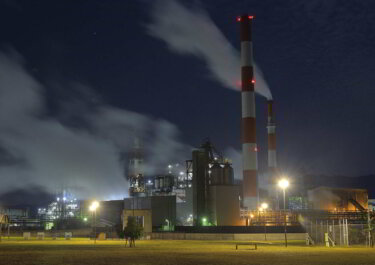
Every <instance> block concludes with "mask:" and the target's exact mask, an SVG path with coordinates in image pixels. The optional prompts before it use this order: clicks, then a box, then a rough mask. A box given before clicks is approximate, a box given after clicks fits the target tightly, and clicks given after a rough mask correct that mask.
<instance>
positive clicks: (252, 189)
mask: <svg viewBox="0 0 375 265" xmlns="http://www.w3.org/2000/svg"><path fill="white" fill-rule="evenodd" d="M253 18H254V17H253V16H250V15H242V16H240V17H238V18H237V21H239V22H240V34H241V101H242V155H243V197H244V198H243V206H244V207H246V208H248V209H256V208H257V205H258V183H257V170H258V161H257V151H258V148H257V144H256V115H255V78H254V67H253V45H252V32H251V26H252V21H253Z"/></svg>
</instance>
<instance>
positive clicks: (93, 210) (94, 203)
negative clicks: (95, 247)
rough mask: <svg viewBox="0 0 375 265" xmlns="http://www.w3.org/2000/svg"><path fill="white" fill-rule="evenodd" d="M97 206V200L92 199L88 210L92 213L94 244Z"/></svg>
mask: <svg viewBox="0 0 375 265" xmlns="http://www.w3.org/2000/svg"><path fill="white" fill-rule="evenodd" d="M98 207H99V203H98V202H97V201H93V202H92V203H91V205H90V208H89V210H90V211H91V212H93V214H94V244H96V209H97V208H98Z"/></svg>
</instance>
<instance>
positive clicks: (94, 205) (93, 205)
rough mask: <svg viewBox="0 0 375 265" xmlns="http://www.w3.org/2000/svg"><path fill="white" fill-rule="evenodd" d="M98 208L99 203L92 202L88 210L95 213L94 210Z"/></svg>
mask: <svg viewBox="0 0 375 265" xmlns="http://www.w3.org/2000/svg"><path fill="white" fill-rule="evenodd" d="M98 207H99V203H98V202H97V201H93V202H92V203H91V205H90V208H89V210H90V211H92V212H93V211H96V209H97V208H98Z"/></svg>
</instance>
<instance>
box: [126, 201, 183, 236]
mask: <svg viewBox="0 0 375 265" xmlns="http://www.w3.org/2000/svg"><path fill="white" fill-rule="evenodd" d="M129 217H136V219H137V222H138V223H139V224H141V225H142V227H143V229H144V232H145V233H151V232H152V230H153V228H154V229H160V228H162V229H163V228H166V229H165V230H172V228H173V227H174V226H175V224H176V196H148V197H133V198H125V199H124V208H123V213H122V220H123V227H126V224H127V223H128V218H129Z"/></svg>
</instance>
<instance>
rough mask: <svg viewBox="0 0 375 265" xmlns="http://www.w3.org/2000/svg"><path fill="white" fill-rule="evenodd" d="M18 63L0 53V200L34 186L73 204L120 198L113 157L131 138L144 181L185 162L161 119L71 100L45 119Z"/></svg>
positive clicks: (124, 187) (118, 167)
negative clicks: (63, 194)
mask: <svg viewBox="0 0 375 265" xmlns="http://www.w3.org/2000/svg"><path fill="white" fill-rule="evenodd" d="M15 57H18V58H15ZM19 57H20V56H19V55H16V56H14V55H13V56H11V55H9V54H5V53H3V52H0V176H1V178H0V179H1V184H0V194H3V193H6V192H9V191H11V190H14V189H31V188H32V187H42V188H44V189H45V190H47V191H48V192H50V193H54V192H56V191H57V190H59V189H61V188H68V189H69V190H70V191H72V192H73V193H74V194H75V195H77V197H78V198H92V197H94V196H95V198H98V199H116V198H117V199H120V198H123V197H124V196H126V195H127V192H128V183H127V181H126V180H125V178H124V166H125V165H126V164H127V162H126V161H124V159H121V158H122V157H123V155H124V154H125V153H127V152H128V151H129V150H130V148H131V147H132V144H133V141H134V135H135V134H137V135H138V136H139V137H140V138H141V139H143V145H144V152H145V154H146V156H149V157H150V160H147V161H148V162H149V163H147V164H146V165H147V166H146V169H145V170H146V173H147V174H151V173H155V172H156V171H158V170H162V169H163V168H164V167H165V165H167V164H168V163H169V162H171V161H172V162H173V161H176V159H177V160H178V159H179V158H182V157H183V158H185V156H182V153H183V152H184V150H186V151H189V149H188V148H187V147H186V146H184V145H183V144H181V143H180V142H178V140H177V137H178V130H177V128H176V127H175V126H174V125H173V124H170V123H169V122H167V121H165V120H155V119H152V118H149V117H147V116H144V115H141V114H138V113H134V112H130V111H126V110H123V109H118V108H113V107H111V106H108V105H105V104H95V105H94V106H90V107H88V106H87V105H88V104H87V102H85V101H84V100H79V99H75V101H74V100H72V101H69V102H60V103H61V106H63V107H62V109H63V110H64V111H63V113H62V114H61V113H60V114H59V115H57V117H56V116H54V117H52V116H51V115H49V113H48V109H47V107H46V102H45V96H44V94H45V91H46V89H45V88H44V87H43V86H42V85H41V84H40V83H39V82H38V81H37V80H35V79H34V78H33V77H32V76H31V75H30V74H29V73H28V72H27V71H26V70H25V68H24V67H23V65H22V62H21V60H20V58H19ZM76 89H78V90H80V91H85V90H86V91H90V89H89V88H84V87H83V86H76ZM84 93H86V92H84ZM90 93H92V92H91V91H90ZM77 107H79V108H80V109H79V111H77ZM70 120H80V121H81V122H80V123H79V124H80V125H81V126H72V125H71V124H69V122H68V121H70ZM83 124H84V125H83ZM171 155H173V160H172V157H171ZM180 155H181V156H180ZM151 158H152V159H151ZM159 172H160V171H159Z"/></svg>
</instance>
